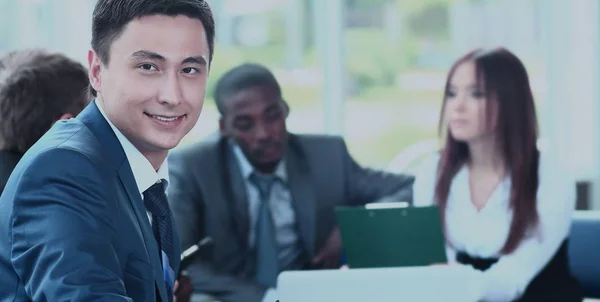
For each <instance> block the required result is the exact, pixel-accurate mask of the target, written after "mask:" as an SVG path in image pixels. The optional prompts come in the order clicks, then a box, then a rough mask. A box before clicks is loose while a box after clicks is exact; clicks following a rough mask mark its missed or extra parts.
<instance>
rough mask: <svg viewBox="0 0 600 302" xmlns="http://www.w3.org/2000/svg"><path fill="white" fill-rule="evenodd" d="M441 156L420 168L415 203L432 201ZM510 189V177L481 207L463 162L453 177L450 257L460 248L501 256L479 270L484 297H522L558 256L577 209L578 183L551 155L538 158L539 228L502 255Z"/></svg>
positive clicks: (449, 213) (509, 218)
mask: <svg viewBox="0 0 600 302" xmlns="http://www.w3.org/2000/svg"><path fill="white" fill-rule="evenodd" d="M438 161H439V155H437V154H436V155H435V156H432V157H431V158H429V159H427V160H426V161H425V162H424V163H423V164H422V165H421V166H420V167H419V169H418V173H417V175H416V180H415V185H414V204H415V206H429V205H432V204H433V203H434V190H435V178H436V170H437V164H438ZM510 188H511V180H510V177H507V178H506V179H505V180H504V181H503V182H502V183H501V184H500V185H499V186H498V187H496V189H495V191H494V192H493V193H492V195H491V196H490V198H489V200H488V202H487V204H486V205H485V207H484V208H482V209H481V210H480V211H478V210H477V208H475V206H474V205H473V204H472V202H471V193H470V188H469V171H468V169H467V167H466V166H464V167H463V168H462V169H461V170H460V171H459V172H458V173H457V175H456V176H455V178H454V180H453V181H452V184H451V187H450V192H449V194H448V203H447V209H446V232H447V240H448V242H449V243H450V244H449V245H447V254H448V260H449V261H454V260H455V255H456V251H462V252H466V253H467V254H469V255H471V256H476V257H483V258H497V257H499V261H498V262H497V263H496V264H494V265H493V266H491V267H490V268H489V269H488V270H486V271H485V272H480V271H477V270H475V269H472V273H474V274H480V275H481V276H480V277H479V278H477V279H478V280H481V281H482V285H481V287H482V288H481V300H485V301H510V300H514V299H517V298H518V297H520V296H521V295H522V294H523V292H524V291H525V289H526V288H527V285H529V283H530V282H531V281H532V280H533V278H534V277H535V276H536V275H537V274H538V273H539V272H540V271H541V270H542V269H543V268H544V266H545V265H546V264H547V263H548V262H549V261H550V259H551V258H552V257H553V256H554V254H555V253H556V251H557V250H558V248H559V247H560V245H561V244H562V242H563V241H564V239H565V238H566V237H567V236H568V233H569V228H570V225H571V216H572V213H573V210H574V208H575V183H574V182H573V181H572V180H571V178H570V177H567V174H566V173H563V172H561V171H560V169H558V167H557V165H556V164H554V163H553V162H552V161H550V160H548V158H547V157H546V158H544V156H543V155H542V156H541V157H540V165H539V186H538V193H537V198H538V199H537V209H538V214H539V222H540V224H539V227H538V229H537V230H536V232H535V233H533V234H532V236H530V237H527V238H526V239H525V240H524V241H522V242H521V244H520V245H519V247H518V248H517V249H516V250H515V251H514V252H513V253H512V254H510V255H503V256H501V255H500V253H499V252H500V250H501V249H502V247H503V246H504V243H505V242H506V239H507V237H508V232H509V229H510V223H511V221H512V211H511V210H510V208H509V195H510Z"/></svg>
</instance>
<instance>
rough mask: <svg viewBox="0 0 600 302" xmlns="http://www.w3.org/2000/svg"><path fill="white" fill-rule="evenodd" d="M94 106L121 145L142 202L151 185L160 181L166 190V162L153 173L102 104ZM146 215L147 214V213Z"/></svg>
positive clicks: (143, 157)
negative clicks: (107, 114)
mask: <svg viewBox="0 0 600 302" xmlns="http://www.w3.org/2000/svg"><path fill="white" fill-rule="evenodd" d="M96 105H97V106H98V110H100V113H101V114H102V116H103V117H104V119H105V120H106V122H107V123H108V124H109V125H110V127H111V128H112V130H113V132H114V133H115V135H116V136H117V139H118V140H119V143H121V147H123V151H124V152H125V156H126V157H127V161H129V165H130V166H131V171H132V172H133V178H134V179H135V183H136V184H137V187H138V191H139V192H140V196H142V200H144V195H143V193H144V191H146V190H148V189H149V188H150V187H151V186H152V185H154V184H155V183H157V182H159V181H160V180H165V190H166V189H167V186H168V184H169V166H168V161H167V160H165V161H163V163H162V164H161V165H160V167H159V169H158V171H155V170H154V168H153V167H152V164H151V163H150V161H149V160H148V159H147V158H146V157H145V156H144V155H143V154H142V153H141V152H140V151H139V150H138V149H137V148H136V147H135V146H134V145H133V144H132V143H131V142H130V141H129V140H128V139H127V138H126V137H125V135H123V133H121V131H119V129H117V127H115V125H113V123H112V122H111V121H110V120H109V119H108V117H107V116H106V113H104V109H103V108H102V102H101V101H100V100H99V99H97V100H96ZM144 208H145V206H144ZM146 213H147V214H148V212H146ZM148 219H149V221H150V222H152V215H150V214H148Z"/></svg>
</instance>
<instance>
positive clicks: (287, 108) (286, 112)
mask: <svg viewBox="0 0 600 302" xmlns="http://www.w3.org/2000/svg"><path fill="white" fill-rule="evenodd" d="M281 106H283V114H284V115H285V117H286V118H287V117H288V115H290V106H289V105H288V103H287V102H286V101H285V100H281Z"/></svg>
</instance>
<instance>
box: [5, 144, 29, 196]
mask: <svg viewBox="0 0 600 302" xmlns="http://www.w3.org/2000/svg"><path fill="white" fill-rule="evenodd" d="M22 156H23V154H20V153H17V152H11V151H0V195H2V192H3V191H4V187H5V186H6V182H7V181H8V177H10V174H11V173H12V171H13V169H14V168H15V166H17V163H19V160H21V157H22Z"/></svg>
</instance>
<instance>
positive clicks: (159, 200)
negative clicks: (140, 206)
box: [143, 181, 175, 301]
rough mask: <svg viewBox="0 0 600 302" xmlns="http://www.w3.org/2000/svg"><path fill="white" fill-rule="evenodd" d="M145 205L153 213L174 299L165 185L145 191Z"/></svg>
mask: <svg viewBox="0 0 600 302" xmlns="http://www.w3.org/2000/svg"><path fill="white" fill-rule="evenodd" d="M143 195H144V205H145V206H146V209H147V210H148V212H150V214H152V230H153V231H154V238H156V242H157V243H158V247H159V248H158V253H159V259H161V260H162V267H163V277H164V280H165V283H166V288H167V296H168V299H169V301H172V300H173V286H174V284H175V272H174V271H173V266H172V263H173V260H172V259H175V258H174V255H173V224H172V221H171V210H170V209H169V204H168V203H167V195H166V194H165V187H164V185H163V183H162V181H161V182H157V183H155V184H154V185H152V187H150V188H149V189H148V190H146V191H144V194H143Z"/></svg>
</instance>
